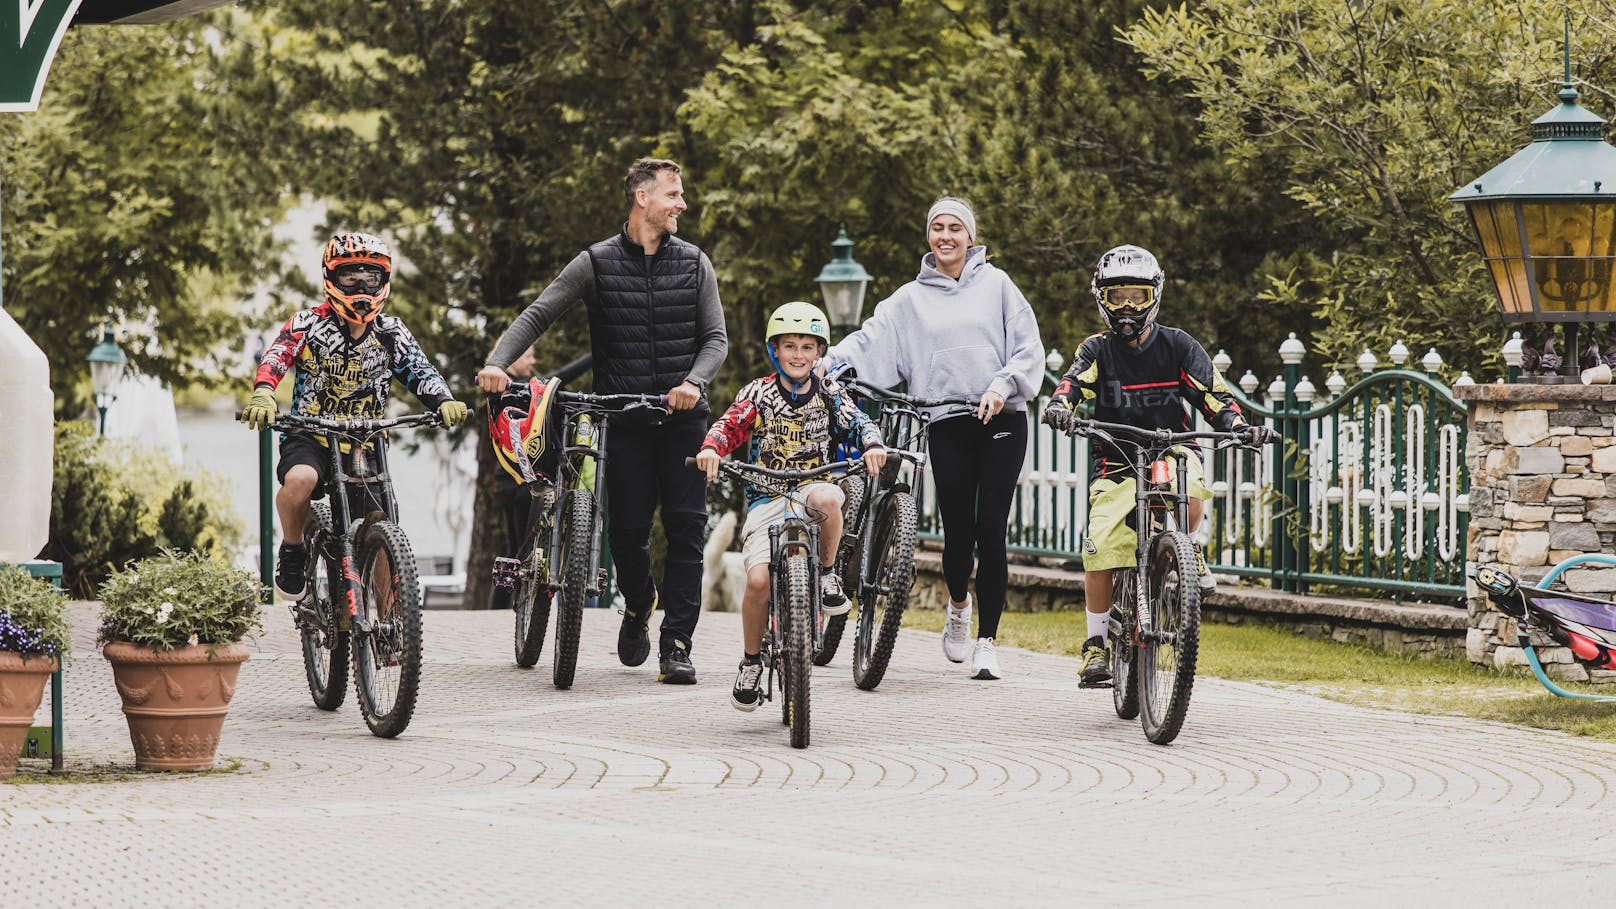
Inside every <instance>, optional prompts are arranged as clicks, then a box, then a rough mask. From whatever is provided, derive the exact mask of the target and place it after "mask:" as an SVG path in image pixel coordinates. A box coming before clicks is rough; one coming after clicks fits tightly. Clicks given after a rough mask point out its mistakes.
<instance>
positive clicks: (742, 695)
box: [729, 660, 763, 713]
mask: <svg viewBox="0 0 1616 909" xmlns="http://www.w3.org/2000/svg"><path fill="white" fill-rule="evenodd" d="M729 702H730V703H731V704H734V705H735V709H736V710H744V711H746V712H747V713H751V712H752V711H754V710H756V709H757V706H758V704H761V703H762V702H763V661H762V660H759V661H757V662H756V663H749V662H747V661H746V660H742V661H741V668H740V671H739V672H737V673H735V690H734V691H731V692H730V693H729Z"/></svg>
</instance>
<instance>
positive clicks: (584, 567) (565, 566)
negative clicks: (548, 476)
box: [552, 489, 595, 688]
mask: <svg viewBox="0 0 1616 909" xmlns="http://www.w3.org/2000/svg"><path fill="white" fill-rule="evenodd" d="M564 508H565V510H563V511H562V513H561V533H562V537H561V540H562V542H561V562H560V564H559V565H557V566H556V568H555V571H556V576H557V577H559V578H560V579H561V589H560V590H559V591H557V593H556V646H555V671H554V674H553V676H552V678H553V679H554V681H555V686H556V687H557V688H571V687H572V679H573V675H574V673H575V672H576V671H577V668H578V636H579V635H580V634H582V633H583V627H584V599H585V595H584V588H585V587H587V586H588V584H589V580H590V578H589V548H590V545H591V544H592V543H594V541H595V497H594V495H592V494H591V493H590V492H589V490H587V489H572V490H568V491H567V499H566V505H565V506H564Z"/></svg>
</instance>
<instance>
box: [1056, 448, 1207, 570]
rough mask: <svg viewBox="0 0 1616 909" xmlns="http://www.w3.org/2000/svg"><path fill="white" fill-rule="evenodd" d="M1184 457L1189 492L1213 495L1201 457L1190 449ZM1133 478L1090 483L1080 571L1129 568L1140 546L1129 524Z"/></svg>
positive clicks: (1136, 535) (1193, 495)
mask: <svg viewBox="0 0 1616 909" xmlns="http://www.w3.org/2000/svg"><path fill="white" fill-rule="evenodd" d="M1189 455H1190V456H1189V457H1187V458H1185V459H1184V461H1185V463H1186V464H1187V465H1188V466H1189V489H1190V495H1191V496H1192V497H1194V498H1197V499H1203V500H1205V499H1210V498H1212V490H1211V488H1210V487H1208V486H1207V485H1206V471H1205V468H1203V467H1202V466H1201V456H1200V455H1199V454H1197V453H1196V452H1194V451H1193V450H1192V451H1190V452H1189ZM1133 483H1134V481H1133V477H1126V478H1124V479H1121V480H1095V481H1094V482H1093V483H1091V484H1089V526H1088V532H1087V534H1086V535H1085V536H1084V538H1083V570H1084V571H1107V570H1109V569H1112V568H1132V567H1133V564H1134V550H1136V549H1137V548H1138V546H1139V535H1138V534H1136V533H1135V532H1134V530H1133V528H1131V527H1129V526H1128V516H1129V515H1131V514H1133V506H1134V501H1133V498H1134V485H1133Z"/></svg>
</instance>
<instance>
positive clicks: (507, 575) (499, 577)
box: [493, 556, 522, 590]
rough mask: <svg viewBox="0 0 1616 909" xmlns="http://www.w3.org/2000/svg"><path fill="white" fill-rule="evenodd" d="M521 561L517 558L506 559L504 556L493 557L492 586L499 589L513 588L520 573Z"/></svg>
mask: <svg viewBox="0 0 1616 909" xmlns="http://www.w3.org/2000/svg"><path fill="white" fill-rule="evenodd" d="M521 570H522V563H521V562H520V561H518V560H517V559H508V558H505V557H504V556H495V557H494V569H493V575H494V586H495V587H496V588H498V589H500V590H515V589H516V579H517V576H518V575H519V574H520V573H521Z"/></svg>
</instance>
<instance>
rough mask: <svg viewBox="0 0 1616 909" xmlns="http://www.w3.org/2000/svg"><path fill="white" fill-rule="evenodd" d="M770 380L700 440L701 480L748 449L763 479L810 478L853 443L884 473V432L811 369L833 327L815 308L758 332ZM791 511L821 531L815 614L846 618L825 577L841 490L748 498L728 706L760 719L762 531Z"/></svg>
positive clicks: (782, 316)
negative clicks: (737, 652)
mask: <svg viewBox="0 0 1616 909" xmlns="http://www.w3.org/2000/svg"><path fill="white" fill-rule="evenodd" d="M765 336H766V337H765V344H766V345H767V349H768V354H769V361H770V362H771V363H773V364H774V370H775V371H774V373H773V374H772V375H768V376H764V377H763V378H761V379H754V380H753V381H751V382H749V383H748V384H747V385H746V387H744V388H742V389H741V390H740V393H738V394H737V395H736V396H735V403H733V404H731V405H730V406H729V409H728V410H726V411H724V415H723V416H721V417H719V418H718V422H716V423H714V424H713V427H712V428H711V429H709V430H708V431H707V438H706V439H705V440H704V441H703V442H702V446H701V452H700V453H699V454H697V455H696V465H697V466H698V467H700V468H701V469H702V470H703V471H705V472H706V474H707V479H708V480H713V479H716V478H717V477H718V462H719V461H720V460H722V459H723V457H724V455H727V454H729V453H730V452H733V451H736V450H738V449H739V448H740V447H741V446H742V445H747V444H748V443H750V445H749V447H748V449H747V453H748V457H747V460H748V461H750V462H752V463H755V464H758V465H760V466H762V467H767V468H769V469H770V470H808V469H811V468H814V467H819V466H821V465H823V464H828V463H830V462H831V461H832V460H833V459H834V451H835V446H836V439H837V437H838V436H839V437H842V438H851V439H855V440H856V441H857V443H858V445H859V447H860V448H862V449H863V451H864V465H865V467H866V468H867V469H869V470H873V471H879V470H880V469H881V467H882V465H883V464H885V463H886V448H885V447H884V446H883V444H882V441H881V431H880V429H878V428H877V427H876V425H875V424H874V423H872V422H871V421H870V420H869V418H868V417H866V416H865V415H864V414H863V412H862V411H860V410H859V409H858V407H857V406H855V405H854V404H853V402H852V400H851V399H850V398H848V397H847V396H846V395H844V394H842V391H841V388H840V386H838V385H837V384H836V383H835V381H834V380H831V379H825V378H821V377H819V376H816V375H814V364H816V363H818V362H819V358H820V356H822V355H823V354H824V353H825V348H826V346H827V345H828V344H829V342H830V321H829V320H828V319H826V318H825V314H824V313H823V312H822V311H820V309H819V307H817V306H815V305H813V304H812V303H801V302H791V303H786V304H784V305H783V306H781V307H779V308H778V309H776V310H775V311H774V314H773V315H771V316H769V323H768V328H767V331H766V332H765ZM788 502H789V503H791V504H793V505H794V506H795V507H796V508H797V509H800V510H801V512H802V513H803V517H805V518H807V519H808V520H810V521H814V522H816V523H818V524H819V561H820V563H821V564H822V565H823V566H824V568H823V569H822V570H821V571H820V574H819V583H820V605H821V611H822V612H823V613H824V614H825V615H843V614H845V613H846V612H847V611H848V608H849V604H848V602H847V596H846V594H845V592H844V591H843V590H842V579H841V576H840V575H839V574H838V573H837V572H835V571H832V570H830V564H831V562H832V560H833V559H835V557H836V546H837V544H838V543H839V542H840V541H841V538H842V490H841V487H839V486H837V485H836V484H835V483H827V482H817V481H811V482H808V483H806V484H804V485H803V486H800V487H798V488H797V489H795V490H793V491H792V493H791V494H790V495H789V496H773V497H771V496H770V495H769V494H768V493H767V492H765V491H763V490H759V489H757V488H755V487H748V488H747V490H746V508H747V511H746V523H745V524H744V525H742V527H741V558H742V561H743V562H744V564H745V565H746V594H745V596H744V597H743V598H742V600H741V627H742V642H741V643H742V647H743V649H742V654H741V665H740V669H739V671H738V672H737V674H736V676H735V688H734V690H733V691H732V692H731V694H730V703H732V704H734V705H735V708H736V709H737V710H746V711H751V710H755V709H757V705H758V704H759V703H760V701H761V700H762V691H761V686H760V684H761V681H762V676H763V663H762V660H761V656H760V654H761V651H762V647H763V628H764V624H765V620H766V619H767V615H766V612H767V606H768V600H769V525H771V524H778V523H780V521H781V520H783V519H784V517H785V513H786V507H787V505H788Z"/></svg>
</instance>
